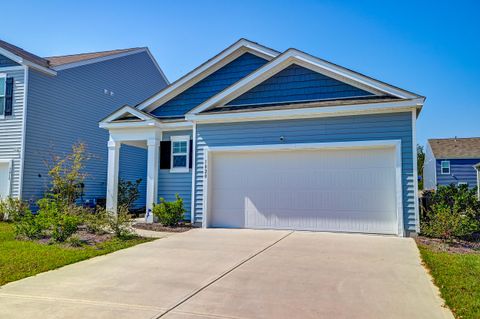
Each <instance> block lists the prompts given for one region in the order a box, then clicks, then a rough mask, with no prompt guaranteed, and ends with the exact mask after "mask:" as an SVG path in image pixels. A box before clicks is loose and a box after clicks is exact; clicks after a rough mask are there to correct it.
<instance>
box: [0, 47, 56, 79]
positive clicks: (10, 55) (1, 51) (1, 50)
mask: <svg viewBox="0 0 480 319" xmlns="http://www.w3.org/2000/svg"><path fill="white" fill-rule="evenodd" d="M0 54H1V55H4V56H5V57H7V58H9V59H10V60H12V61H14V62H17V63H18V64H22V65H23V66H28V67H31V68H33V69H36V70H38V71H40V72H43V73H46V74H48V75H57V72H56V71H55V70H52V69H49V68H47V67H44V66H41V65H38V64H36V63H33V62H31V61H28V60H25V59H24V58H22V57H20V56H18V55H15V54H13V53H11V52H10V51H8V50H6V49H4V48H0Z"/></svg>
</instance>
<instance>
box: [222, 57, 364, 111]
mask: <svg viewBox="0 0 480 319" xmlns="http://www.w3.org/2000/svg"><path fill="white" fill-rule="evenodd" d="M372 95H373V94H372V93H370V92H367V91H364V90H361V89H359V88H356V87H354V86H351V85H349V84H346V83H343V82H340V81H338V80H335V79H332V78H330V77H328V76H325V75H323V74H320V73H317V72H314V71H312V70H309V69H307V68H304V67H301V66H298V65H296V64H292V65H291V66H289V67H288V68H286V69H284V70H282V71H280V72H279V73H277V74H275V75H274V76H272V77H271V78H269V79H267V80H265V81H264V82H262V83H261V84H259V85H257V86H256V87H254V88H253V89H251V90H249V91H248V92H246V93H244V94H242V95H240V96H239V97H237V98H236V99H234V100H233V101H231V102H230V103H228V105H250V104H270V103H282V102H298V101H312V100H313V101H314V100H325V99H339V98H351V97H364V96H372Z"/></svg>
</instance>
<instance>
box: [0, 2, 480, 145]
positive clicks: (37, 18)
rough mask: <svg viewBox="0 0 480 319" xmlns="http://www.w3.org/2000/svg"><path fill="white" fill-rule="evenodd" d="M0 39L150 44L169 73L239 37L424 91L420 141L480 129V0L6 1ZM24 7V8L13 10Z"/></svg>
mask: <svg viewBox="0 0 480 319" xmlns="http://www.w3.org/2000/svg"><path fill="white" fill-rule="evenodd" d="M2 11H3V12H11V14H2V26H3V27H2V28H1V29H0V38H1V39H3V40H5V41H8V42H11V43H13V44H16V45H18V46H20V47H22V48H24V49H26V50H28V51H31V52H33V53H35V54H37V55H40V56H49V55H61V54H73V53H80V52H89V51H100V50H110V49H115V48H125V47H135V46H148V47H149V48H150V49H151V51H152V53H153V54H154V56H155V58H156V59H157V60H158V62H159V64H160V65H161V67H162V68H163V70H164V72H165V74H166V75H167V77H168V78H169V79H170V80H171V81H173V80H175V79H177V78H178V77H180V76H182V75H183V74H185V73H186V72H188V71H189V70H191V69H192V68H194V67H196V66H197V65H199V64H200V63H202V62H204V61H205V60H206V59H208V58H210V57H212V56H213V55H215V54H216V53H218V52H219V51H221V50H222V49H224V48H225V47H226V46H228V45H230V44H231V43H233V42H235V41H236V40H238V39H239V38H241V37H244V38H248V39H250V40H253V41H256V42H260V43H262V44H264V45H267V46H270V47H272V48H274V49H277V50H285V49H287V48H289V47H295V48H298V49H300V50H303V51H306V52H308V53H310V54H313V55H315V56H318V57H321V58H324V59H326V60H329V61H331V62H335V63H337V64H340V65H343V66H345V67H348V68H351V69H353V70H356V71H359V72H361V73H364V74H367V75H369V76H372V77H374V78H377V79H379V80H382V81H385V82H388V83H391V84H394V85H397V86H400V87H402V88H405V89H407V90H410V91H413V92H415V93H419V94H422V95H425V96H426V97H427V102H426V104H425V106H424V109H423V111H422V114H421V115H420V118H419V121H418V127H417V132H418V142H419V143H422V144H423V143H425V141H426V139H427V138H432V137H453V136H458V137H467V136H480V100H479V95H480V19H479V18H478V13H479V12H480V2H478V1H431V2H429V1H392V2H390V3H388V2H387V1H301V0H296V1H279V0H277V1H245V0H238V1H204V2H200V1H178V0H177V1H141V0H136V1H85V0H82V1H18V0H17V1H8V2H5V3H2ZM15 13H18V14H15Z"/></svg>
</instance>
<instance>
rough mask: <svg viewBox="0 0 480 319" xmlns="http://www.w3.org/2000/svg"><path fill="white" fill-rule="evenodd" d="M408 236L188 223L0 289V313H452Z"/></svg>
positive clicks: (196, 316) (183, 318) (194, 318)
mask: <svg viewBox="0 0 480 319" xmlns="http://www.w3.org/2000/svg"><path fill="white" fill-rule="evenodd" d="M441 305H442V301H441V300H440V298H439V297H438V295H437V290H436V288H435V287H434V286H433V285H432V283H431V282H430V279H429V277H428V276H427V274H426V272H425V270H424V269H423V268H422V266H421V264H420V259H419V255H418V251H417V248H416V246H415V243H414V241H413V240H412V239H407V238H395V237H386V236H369V235H353V234H331V233H311V232H290V231H269V230H266V231H263V230H226V229H209V230H201V229H198V230H192V231H189V232H187V233H182V234H176V235H173V236H170V237H168V238H164V239H159V240H156V241H154V242H150V243H146V244H142V245H139V246H136V247H133V248H129V249H126V250H122V251H118V252H115V253H113V254H110V255H107V256H101V257H96V258H94V259H90V260H87V261H84V262H80V263H77V264H74V265H70V266H66V267H63V268H61V269H58V270H55V271H50V272H47V273H43V274H40V275H37V276H35V277H31V278H27V279H24V280H20V281H17V282H14V283H10V284H7V285H5V286H3V287H1V288H0V318H13V319H14V318H116V319H120V318H167V319H174V318H175V319H187V318H188V319H190V318H191V319H201V318H217V319H218V318H349V319H351V318H369V319H372V318H426V319H436V318H453V317H452V315H451V313H450V312H449V311H448V310H447V309H446V308H443V307H442V306H441Z"/></svg>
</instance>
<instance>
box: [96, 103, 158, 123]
mask: <svg viewBox="0 0 480 319" xmlns="http://www.w3.org/2000/svg"><path fill="white" fill-rule="evenodd" d="M125 113H130V114H132V115H134V116H136V117H138V118H139V119H141V120H144V121H148V120H156V119H155V118H154V117H153V116H151V115H148V114H145V113H144V112H141V111H139V110H137V109H136V108H134V107H131V106H129V105H125V106H122V107H121V108H119V109H118V110H116V111H115V112H113V113H112V114H110V115H108V116H107V117H106V118H104V119H103V120H101V121H100V123H101V124H102V123H103V124H105V123H110V122H112V121H115V120H117V119H119V118H121V117H122V116H123V115H125Z"/></svg>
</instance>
